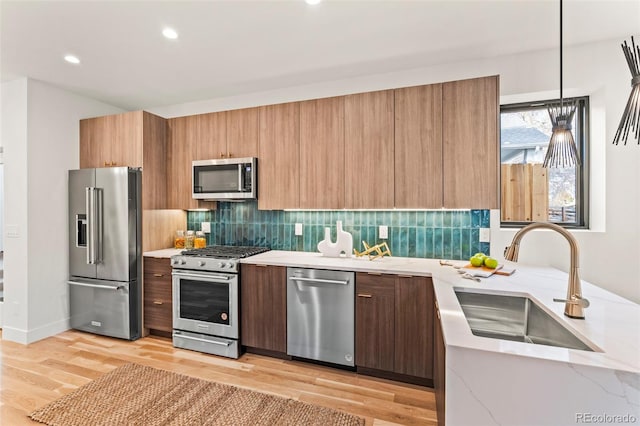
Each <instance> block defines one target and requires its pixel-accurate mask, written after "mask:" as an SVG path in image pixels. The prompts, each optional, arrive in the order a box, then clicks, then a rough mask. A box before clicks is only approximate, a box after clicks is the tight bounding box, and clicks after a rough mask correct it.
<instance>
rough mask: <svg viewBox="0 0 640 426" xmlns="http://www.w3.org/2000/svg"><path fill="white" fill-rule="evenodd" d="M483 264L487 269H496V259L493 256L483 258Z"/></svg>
mask: <svg viewBox="0 0 640 426" xmlns="http://www.w3.org/2000/svg"><path fill="white" fill-rule="evenodd" d="M484 266H486V267H487V268H489V269H496V268H497V267H498V261H497V260H496V259H494V258H493V257H487V258H486V259H484Z"/></svg>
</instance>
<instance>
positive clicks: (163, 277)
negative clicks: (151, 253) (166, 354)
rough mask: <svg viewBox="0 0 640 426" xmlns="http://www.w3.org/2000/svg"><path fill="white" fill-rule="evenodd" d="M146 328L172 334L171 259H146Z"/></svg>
mask: <svg viewBox="0 0 640 426" xmlns="http://www.w3.org/2000/svg"><path fill="white" fill-rule="evenodd" d="M143 299H144V327H145V328H148V329H150V330H151V332H152V333H153V331H160V332H164V333H165V334H163V335H166V334H167V333H171V331H172V330H173V300H172V290H171V261H170V259H164V258H154V257H145V258H144V297H143Z"/></svg>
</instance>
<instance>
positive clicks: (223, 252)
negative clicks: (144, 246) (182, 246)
mask: <svg viewBox="0 0 640 426" xmlns="http://www.w3.org/2000/svg"><path fill="white" fill-rule="evenodd" d="M269 250H270V249H269V248H268V247H250V246H208V247H205V248H200V249H192V250H185V251H183V252H182V253H181V254H182V255H183V256H200V257H216V258H219V259H241V258H244V257H249V256H253V255H254V254H259V253H264V252H265V251H269Z"/></svg>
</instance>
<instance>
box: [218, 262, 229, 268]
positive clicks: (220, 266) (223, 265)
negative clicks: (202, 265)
mask: <svg viewBox="0 0 640 426" xmlns="http://www.w3.org/2000/svg"><path fill="white" fill-rule="evenodd" d="M225 266H227V264H226V263H224V262H220V263H218V268H224V267H225Z"/></svg>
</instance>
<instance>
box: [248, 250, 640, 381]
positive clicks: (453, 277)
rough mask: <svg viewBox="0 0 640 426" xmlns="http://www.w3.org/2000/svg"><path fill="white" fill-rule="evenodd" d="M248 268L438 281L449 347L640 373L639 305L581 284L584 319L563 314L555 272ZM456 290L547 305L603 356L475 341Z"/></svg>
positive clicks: (289, 255)
mask: <svg viewBox="0 0 640 426" xmlns="http://www.w3.org/2000/svg"><path fill="white" fill-rule="evenodd" d="M241 262H242V263H247V264H265V265H274V266H291V267H300V268H317V269H336V270H349V271H355V272H382V273H390V274H412V275H418V276H431V277H433V284H434V290H435V295H436V300H437V301H438V305H439V308H440V315H441V318H442V328H443V334H444V338H445V342H446V345H447V347H449V346H453V347H461V348H466V349H475V350H481V351H489V352H497V353H502V354H509V355H516V356H523V357H528V358H538V359H545V360H551V361H559V362H567V363H570V364H577V365H585V366H590V367H601V368H607V369H615V370H622V371H630V372H634V373H638V372H640V305H637V304H635V303H633V302H631V301H628V300H626V299H624V298H622V297H620V296H617V295H615V294H613V293H610V292H608V291H606V290H603V289H601V288H599V287H597V286H594V285H592V284H590V283H588V282H586V281H582V287H583V295H584V297H586V298H588V299H589V300H590V301H591V306H590V307H589V308H588V309H586V311H585V316H586V319H585V320H577V319H571V318H568V317H566V316H564V315H563V312H564V304H563V303H556V302H553V300H552V299H553V298H554V297H556V298H563V297H565V295H566V291H567V274H566V273H564V272H561V271H558V270H556V269H553V268H546V267H545V268H543V267H534V266H527V265H524V264H521V263H510V266H513V267H514V268H516V273H514V274H513V275H511V276H508V277H506V276H493V277H490V278H486V279H482V281H481V282H480V283H476V282H474V281H471V280H466V279H462V278H461V277H460V276H459V275H458V273H457V272H456V271H455V270H454V269H453V268H451V267H449V266H441V265H440V264H439V262H438V260H434V259H420V258H402V257H391V258H390V257H385V258H381V259H376V260H373V261H369V260H368V259H367V258H354V257H350V258H346V257H342V258H329V257H324V256H322V255H321V254H320V253H311V252H293V251H277V250H273V251H269V252H266V253H262V254H258V255H255V256H251V257H249V258H246V259H242V260H241ZM454 287H464V288H469V289H479V290H490V291H496V292H515V293H519V294H521V295H526V296H528V297H531V298H532V299H534V300H536V301H537V302H539V303H540V304H541V305H543V306H544V307H545V308H546V309H547V311H548V312H550V313H551V314H552V315H553V316H554V317H555V318H556V319H558V320H559V321H560V322H562V323H563V324H564V325H565V326H566V327H567V328H569V329H570V330H572V331H573V332H574V333H575V334H577V335H578V336H580V337H581V338H583V340H586V341H587V343H590V344H591V345H595V346H596V347H598V348H600V349H602V350H603V352H588V351H580V350H574V349H566V348H557V347H552V346H544V345H533V344H527V343H519V342H510V341H504V340H498V339H489V338H483V337H477V336H474V335H473V334H472V333H471V330H470V328H469V326H468V324H467V321H466V319H465V317H464V314H463V313H462V309H461V308H460V305H459V303H458V300H457V298H456V296H455V293H454V290H453V289H454Z"/></svg>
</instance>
